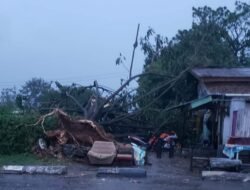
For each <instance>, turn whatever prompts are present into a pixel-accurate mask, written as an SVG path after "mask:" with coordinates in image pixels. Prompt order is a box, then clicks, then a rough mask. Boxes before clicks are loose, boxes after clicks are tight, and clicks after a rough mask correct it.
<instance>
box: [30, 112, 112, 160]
mask: <svg viewBox="0 0 250 190" xmlns="http://www.w3.org/2000/svg"><path fill="white" fill-rule="evenodd" d="M51 116H55V117H56V118H57V120H58V125H57V127H56V129H55V130H47V131H46V130H45V127H44V122H45V119H46V118H47V117H51ZM34 125H41V126H42V128H43V131H44V135H45V138H44V139H39V141H38V144H37V145H36V146H35V147H34V148H33V151H34V152H35V153H36V154H38V155H41V156H44V155H52V156H55V157H58V158H62V157H65V156H66V157H74V156H76V157H81V158H82V157H85V156H86V155H87V152H88V150H89V149H90V147H91V146H92V145H93V143H94V142H95V141H106V142H115V140H114V138H113V136H112V135H111V134H108V133H106V132H105V131H104V129H103V128H102V127H101V126H99V125H98V124H97V123H94V122H93V121H90V120H87V119H72V118H71V117H70V116H69V115H67V114H66V113H65V112H63V111H62V110H60V109H55V110H54V111H52V112H50V113H48V114H46V115H44V116H42V117H41V118H40V119H39V120H38V122H37V123H36V124H34Z"/></svg>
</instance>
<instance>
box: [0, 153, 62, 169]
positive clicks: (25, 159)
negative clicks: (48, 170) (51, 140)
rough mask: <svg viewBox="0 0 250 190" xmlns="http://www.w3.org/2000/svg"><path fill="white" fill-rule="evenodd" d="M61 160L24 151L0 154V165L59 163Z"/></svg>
mask: <svg viewBox="0 0 250 190" xmlns="http://www.w3.org/2000/svg"><path fill="white" fill-rule="evenodd" d="M59 164H63V161H61V160H57V159H54V158H42V159H41V158H38V157H37V156H35V155H33V154H30V153H24V154H12V155H0V166H3V165H59Z"/></svg>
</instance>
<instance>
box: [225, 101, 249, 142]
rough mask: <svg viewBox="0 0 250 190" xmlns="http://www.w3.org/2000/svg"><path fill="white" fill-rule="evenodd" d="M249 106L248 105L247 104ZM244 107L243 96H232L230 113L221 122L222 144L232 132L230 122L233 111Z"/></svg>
mask: <svg viewBox="0 0 250 190" xmlns="http://www.w3.org/2000/svg"><path fill="white" fill-rule="evenodd" d="M248 106H249V105H248ZM244 108H246V101H245V99H244V98H239V97H235V98H232V100H231V103H230V114H229V116H226V117H225V118H224V122H223V135H222V138H223V139H222V142H223V144H226V143H227V140H228V138H229V137H230V136H231V132H232V122H233V111H237V110H240V109H244Z"/></svg>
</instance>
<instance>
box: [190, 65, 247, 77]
mask: <svg viewBox="0 0 250 190" xmlns="http://www.w3.org/2000/svg"><path fill="white" fill-rule="evenodd" d="M191 73H192V74H193V75H194V76H195V77H196V78H250V68H249V67H248V68H194V69H192V70H191Z"/></svg>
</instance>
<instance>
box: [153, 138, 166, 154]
mask: <svg viewBox="0 0 250 190" xmlns="http://www.w3.org/2000/svg"><path fill="white" fill-rule="evenodd" d="M163 144H164V141H163V139H161V138H159V139H158V141H157V143H156V144H155V152H156V157H157V158H161V154H162V149H163Z"/></svg>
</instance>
